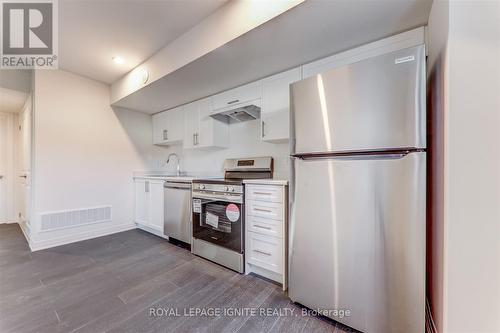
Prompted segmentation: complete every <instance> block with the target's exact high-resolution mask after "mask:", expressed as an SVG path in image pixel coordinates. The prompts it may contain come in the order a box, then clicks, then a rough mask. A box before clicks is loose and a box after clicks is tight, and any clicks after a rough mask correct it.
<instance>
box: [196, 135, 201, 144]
mask: <svg viewBox="0 0 500 333" xmlns="http://www.w3.org/2000/svg"><path fill="white" fill-rule="evenodd" d="M198 135H199V134H198V132H196V145H199V144H200V141H199V140H198Z"/></svg>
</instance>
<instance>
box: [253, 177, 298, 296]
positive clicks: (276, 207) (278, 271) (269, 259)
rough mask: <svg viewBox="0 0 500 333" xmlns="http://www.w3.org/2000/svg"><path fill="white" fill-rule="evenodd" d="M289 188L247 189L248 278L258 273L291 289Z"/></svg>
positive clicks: (272, 186) (255, 186) (280, 186)
mask: <svg viewBox="0 0 500 333" xmlns="http://www.w3.org/2000/svg"><path fill="white" fill-rule="evenodd" d="M287 189H288V188H287V187H286V186H283V185H254V184H247V185H245V198H246V199H245V206H246V213H245V214H246V219H245V221H246V225H245V274H249V273H254V274H257V275H261V276H264V277H266V278H268V279H271V280H273V281H276V282H279V283H281V284H282V285H283V290H286V289H287V276H286V271H287V259H286V258H287V251H286V246H287V236H286V232H287V203H286V202H287Z"/></svg>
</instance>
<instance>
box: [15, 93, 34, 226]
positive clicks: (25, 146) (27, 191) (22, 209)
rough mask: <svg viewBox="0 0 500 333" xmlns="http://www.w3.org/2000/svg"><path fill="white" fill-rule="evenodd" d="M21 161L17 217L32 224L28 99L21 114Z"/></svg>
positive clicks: (29, 110) (18, 176)
mask: <svg viewBox="0 0 500 333" xmlns="http://www.w3.org/2000/svg"><path fill="white" fill-rule="evenodd" d="M18 120H19V123H18V129H19V136H18V140H19V150H20V151H19V161H18V168H17V205H16V207H17V216H18V218H19V221H20V222H25V223H27V224H30V198H31V101H30V99H28V101H27V102H26V106H25V108H24V110H23V111H22V112H21V113H20V114H19V118H18Z"/></svg>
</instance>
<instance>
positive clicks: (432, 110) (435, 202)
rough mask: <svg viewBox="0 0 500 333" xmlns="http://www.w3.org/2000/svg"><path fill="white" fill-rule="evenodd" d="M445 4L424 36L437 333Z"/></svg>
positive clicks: (430, 264)
mask: <svg viewBox="0 0 500 333" xmlns="http://www.w3.org/2000/svg"><path fill="white" fill-rule="evenodd" d="M448 12H449V3H448V1H434V3H433V4H432V10H431V13H430V17H429V23H428V26H427V27H428V29H427V32H428V35H427V50H428V59H427V73H428V80H427V90H428V92H429V93H428V95H427V106H428V115H429V118H430V119H429V121H428V133H430V135H429V138H428V143H429V144H428V157H429V163H430V168H429V172H428V182H427V184H428V195H427V197H428V201H427V203H428V204H427V207H428V214H427V279H426V280H427V283H426V287H427V297H428V299H429V302H430V305H431V310H432V315H433V318H434V321H435V325H436V328H437V331H438V332H443V324H444V322H443V318H444V304H443V302H444V299H443V296H444V295H443V290H444V285H443V282H444V276H443V274H444V241H445V238H444V228H445V226H444V223H445V221H444V119H445V118H444V117H445V114H447V112H448V103H447V94H448V85H447V83H448V65H449V64H448V63H449V59H448V56H449V52H448V30H449V27H448V25H449V17H448V16H449V13H448Z"/></svg>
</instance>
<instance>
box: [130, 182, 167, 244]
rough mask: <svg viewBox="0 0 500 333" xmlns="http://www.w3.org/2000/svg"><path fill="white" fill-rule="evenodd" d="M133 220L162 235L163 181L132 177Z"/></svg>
mask: <svg viewBox="0 0 500 333" xmlns="http://www.w3.org/2000/svg"><path fill="white" fill-rule="evenodd" d="M134 184H135V210H134V222H135V223H136V224H137V225H138V226H139V227H142V228H144V229H146V230H148V231H153V232H155V233H157V234H158V235H160V236H162V235H163V214H164V213H163V211H164V208H163V207H164V202H163V181H161V180H151V179H146V178H136V179H134Z"/></svg>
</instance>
